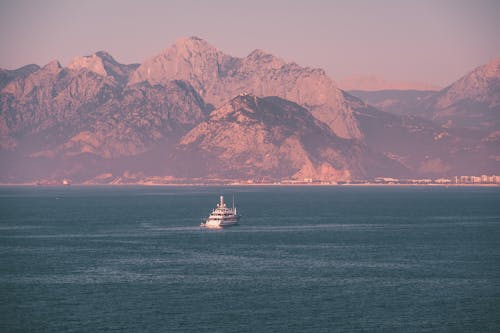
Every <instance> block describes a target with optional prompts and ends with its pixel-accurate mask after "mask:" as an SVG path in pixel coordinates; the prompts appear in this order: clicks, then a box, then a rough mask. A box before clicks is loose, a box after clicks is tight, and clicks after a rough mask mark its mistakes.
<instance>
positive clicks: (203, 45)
mask: <svg viewBox="0 0 500 333" xmlns="http://www.w3.org/2000/svg"><path fill="white" fill-rule="evenodd" d="M173 47H174V48H175V49H176V50H177V51H180V50H182V51H189V53H191V52H193V51H199V52H201V51H203V52H205V51H206V50H217V48H216V47H215V46H212V45H210V44H209V43H208V42H207V41H205V40H204V39H202V38H200V37H196V36H191V37H182V38H179V39H178V40H177V41H176V42H175V43H174V45H173ZM170 49H171V48H168V49H167V50H166V51H168V50H170Z"/></svg>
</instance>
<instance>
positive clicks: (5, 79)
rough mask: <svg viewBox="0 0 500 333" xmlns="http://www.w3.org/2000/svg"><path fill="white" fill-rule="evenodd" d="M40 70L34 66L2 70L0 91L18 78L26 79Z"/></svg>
mask: <svg viewBox="0 0 500 333" xmlns="http://www.w3.org/2000/svg"><path fill="white" fill-rule="evenodd" d="M38 69H40V67H39V66H38V65H34V64H31V65H26V66H23V67H21V68H18V69H13V70H9V69H3V68H0V90H1V89H3V87H5V86H6V85H7V84H8V83H9V82H11V81H13V80H15V79H17V78H24V77H26V76H28V75H30V74H31V73H33V72H34V71H37V70H38Z"/></svg>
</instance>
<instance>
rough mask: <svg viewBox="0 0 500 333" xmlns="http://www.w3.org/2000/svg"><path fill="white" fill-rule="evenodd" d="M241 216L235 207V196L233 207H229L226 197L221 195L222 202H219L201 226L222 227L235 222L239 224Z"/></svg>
mask: <svg viewBox="0 0 500 333" xmlns="http://www.w3.org/2000/svg"><path fill="white" fill-rule="evenodd" d="M239 219H240V216H239V215H238V213H237V211H236V207H234V198H233V207H232V208H228V207H227V206H226V204H225V203H224V197H223V196H222V195H221V196H220V203H218V204H217V208H215V209H214V210H213V211H212V213H211V214H210V216H209V217H208V218H207V219H206V220H205V221H203V222H202V223H201V225H200V226H202V227H205V228H222V227H229V226H232V225H235V224H238V221H239Z"/></svg>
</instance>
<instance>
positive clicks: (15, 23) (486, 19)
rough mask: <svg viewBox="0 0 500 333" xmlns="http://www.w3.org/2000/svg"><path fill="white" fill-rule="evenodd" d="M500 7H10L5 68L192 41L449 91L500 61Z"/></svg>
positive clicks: (122, 54)
mask: <svg viewBox="0 0 500 333" xmlns="http://www.w3.org/2000/svg"><path fill="white" fill-rule="evenodd" d="M499 17H500V1H496V0H476V1H463V0H441V1H435V0H423V1H412V0H408V1H405V0H398V1H394V0H392V1H391V0H381V1H369V0H364V1H359V0H358V1H314V0H311V1H270V0H267V1H265V0H254V1H244V2H243V1H241V2H240V1H229V0H225V1H219V0H215V1H189V0H179V1H151V0H143V1H129V0H123V1H111V0H109V1H97V0H87V1H72V0H69V1H62V0H47V1H27V0H1V2H0V40H1V45H2V51H1V52H0V67H3V68H8V69H13V68H17V67H20V66H22V65H25V64H28V63H37V64H39V65H44V64H46V63H47V62H49V61H50V60H52V59H58V60H60V61H61V62H62V63H63V64H67V63H68V62H69V60H70V59H71V58H73V57H74V56H77V55H86V54H90V53H93V52H95V51H98V50H106V51H108V52H110V53H111V54H112V55H113V56H115V57H116V58H117V60H118V61H120V62H123V63H131V62H141V61H143V60H145V59H146V58H148V57H150V56H152V55H154V54H156V53H158V52H159V51H160V50H162V49H164V48H165V47H167V46H169V45H171V44H172V43H173V42H174V41H175V40H176V39H178V38H179V37H182V36H192V35H195V36H199V37H201V38H204V39H206V40H207V41H208V42H210V43H211V44H213V45H215V46H217V47H218V48H219V49H221V50H222V51H224V52H226V53H229V54H231V55H234V56H245V55H246V54H248V53H249V52H250V51H252V50H253V49H256V48H260V49H264V50H266V51H269V52H271V53H273V54H275V55H278V56H280V57H282V58H285V59H286V60H289V61H295V62H297V63H299V64H300V65H304V66H314V67H321V68H324V69H325V70H326V71H327V72H328V73H329V74H330V75H331V76H332V77H333V78H334V79H335V80H340V79H342V78H344V77H350V76H360V75H376V76H378V77H381V78H384V79H386V80H388V81H397V82H401V81H405V82H406V81H416V82H423V83H427V84H431V85H438V86H445V85H447V84H449V83H451V82H452V81H454V80H456V79H457V78H458V77H460V76H462V75H463V74H465V73H466V72H467V71H469V70H471V69H473V68H474V67H476V66H479V65H481V64H484V63H486V62H488V61H489V60H491V59H492V58H495V57H499V56H500V35H499V33H498V31H500V20H499V19H498V18H499Z"/></svg>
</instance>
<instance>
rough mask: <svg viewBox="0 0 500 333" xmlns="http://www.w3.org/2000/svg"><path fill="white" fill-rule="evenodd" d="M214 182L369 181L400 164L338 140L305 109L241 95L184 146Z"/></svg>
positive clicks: (202, 125) (186, 153) (273, 99)
mask: <svg viewBox="0 0 500 333" xmlns="http://www.w3.org/2000/svg"><path fill="white" fill-rule="evenodd" d="M179 149H180V150H181V151H182V153H183V154H184V156H189V155H192V156H197V157H198V158H199V160H198V163H197V165H199V166H200V167H201V168H202V169H203V170H206V171H205V172H208V174H207V175H205V176H209V177H211V178H234V179H267V180H279V179H282V178H286V179H288V178H291V179H300V180H303V179H317V180H329V181H347V180H350V179H352V178H366V177H367V176H368V174H367V170H369V168H372V169H371V170H369V171H370V172H369V173H370V174H371V175H373V174H376V173H377V172H378V171H380V169H379V167H381V168H384V167H386V168H387V167H388V166H392V167H394V168H396V169H397V168H399V169H402V168H401V166H400V165H398V164H397V163H392V162H391V161H389V160H388V159H387V160H385V159H384V158H381V157H380V156H377V155H376V154H372V153H371V152H369V151H367V150H366V148H365V147H364V146H363V145H361V144H360V143H359V142H358V141H355V140H348V139H343V138H340V137H338V136H337V135H335V134H334V133H333V132H332V131H331V129H330V128H329V127H328V126H326V124H324V123H322V122H320V121H318V120H317V119H315V118H314V117H313V116H312V115H311V113H310V112H309V111H308V110H306V109H305V108H303V107H301V106H299V105H298V104H296V103H293V102H291V101H288V100H285V99H282V98H279V97H265V98H259V97H256V96H255V95H250V94H241V95H239V96H237V97H235V98H233V99H232V100H231V101H229V102H228V103H226V104H225V105H223V106H221V107H220V108H219V109H217V110H215V111H213V112H212V113H211V114H210V116H209V118H208V119H207V120H205V121H203V122H202V123H200V124H198V125H197V126H196V127H195V128H193V129H192V130H191V131H189V132H188V133H187V134H186V135H185V136H184V137H183V138H182V139H181V141H180V146H179Z"/></svg>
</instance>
